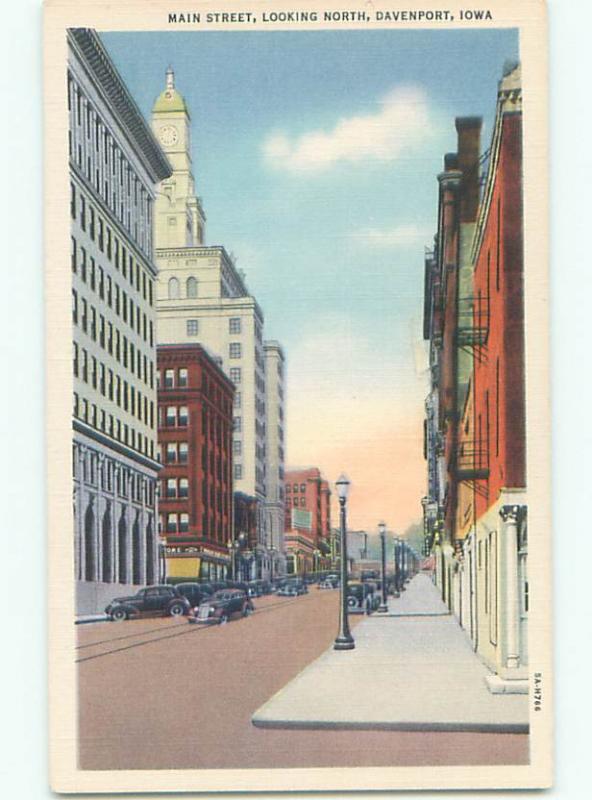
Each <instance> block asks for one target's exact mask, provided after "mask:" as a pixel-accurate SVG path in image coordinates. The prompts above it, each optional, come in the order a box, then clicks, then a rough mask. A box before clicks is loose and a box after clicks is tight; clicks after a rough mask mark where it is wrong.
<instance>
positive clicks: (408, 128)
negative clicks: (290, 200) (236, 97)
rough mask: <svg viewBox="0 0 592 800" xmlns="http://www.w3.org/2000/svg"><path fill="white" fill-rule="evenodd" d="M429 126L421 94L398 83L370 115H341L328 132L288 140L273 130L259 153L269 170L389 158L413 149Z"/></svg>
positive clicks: (322, 167) (311, 168)
mask: <svg viewBox="0 0 592 800" xmlns="http://www.w3.org/2000/svg"><path fill="white" fill-rule="evenodd" d="M430 130H431V127H430V114H429V108H428V100H427V96H426V94H425V92H424V91H423V90H422V89H421V88H418V87H415V86H399V87H397V88H395V89H393V90H392V91H391V92H389V93H388V94H387V95H386V96H385V97H384V98H383V99H382V100H381V101H380V109H379V111H377V112H376V113H375V114H365V115H360V116H353V117H346V118H343V119H340V120H339V121H338V122H337V123H336V125H335V127H334V128H333V129H332V130H330V131H322V130H316V131H310V132H309V133H304V134H302V135H301V136H298V137H293V138H291V137H290V136H289V135H288V134H286V133H284V132H277V133H274V134H272V135H270V136H269V137H268V138H267V139H266V141H265V142H264V144H263V153H264V157H265V160H266V162H267V163H268V164H269V166H271V167H272V168H273V169H277V170H287V171H289V172H293V173H301V172H320V171H322V170H325V169H328V168H330V167H332V166H333V165H334V164H336V163H338V162H349V163H359V162H363V161H392V160H394V159H396V158H398V157H400V156H401V155H402V154H404V153H407V152H408V151H410V150H411V149H412V148H414V147H415V146H416V145H417V143H418V141H419V140H423V139H425V137H426V136H428V135H429V134H430Z"/></svg>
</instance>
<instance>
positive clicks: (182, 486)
mask: <svg viewBox="0 0 592 800" xmlns="http://www.w3.org/2000/svg"><path fill="white" fill-rule="evenodd" d="M188 496H189V480H188V479H187V478H179V497H181V498H183V497H188Z"/></svg>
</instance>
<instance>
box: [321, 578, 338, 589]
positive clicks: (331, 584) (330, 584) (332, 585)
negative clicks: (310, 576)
mask: <svg viewBox="0 0 592 800" xmlns="http://www.w3.org/2000/svg"><path fill="white" fill-rule="evenodd" d="M338 586H339V581H331V580H329V578H325V579H324V580H322V581H321V582H320V583H319V589H337V588H338Z"/></svg>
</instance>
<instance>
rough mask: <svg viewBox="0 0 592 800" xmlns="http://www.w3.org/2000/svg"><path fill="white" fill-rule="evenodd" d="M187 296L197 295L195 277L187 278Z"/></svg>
mask: <svg viewBox="0 0 592 800" xmlns="http://www.w3.org/2000/svg"><path fill="white" fill-rule="evenodd" d="M186 288H187V297H189V298H194V297H197V279H196V278H187V286H186Z"/></svg>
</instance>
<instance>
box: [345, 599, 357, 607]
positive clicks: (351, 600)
mask: <svg viewBox="0 0 592 800" xmlns="http://www.w3.org/2000/svg"><path fill="white" fill-rule="evenodd" d="M347 604H348V606H349V607H350V608H354V607H355V606H357V605H358V604H357V602H356V598H355V597H348V598H347Z"/></svg>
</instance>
